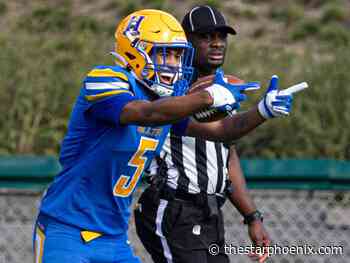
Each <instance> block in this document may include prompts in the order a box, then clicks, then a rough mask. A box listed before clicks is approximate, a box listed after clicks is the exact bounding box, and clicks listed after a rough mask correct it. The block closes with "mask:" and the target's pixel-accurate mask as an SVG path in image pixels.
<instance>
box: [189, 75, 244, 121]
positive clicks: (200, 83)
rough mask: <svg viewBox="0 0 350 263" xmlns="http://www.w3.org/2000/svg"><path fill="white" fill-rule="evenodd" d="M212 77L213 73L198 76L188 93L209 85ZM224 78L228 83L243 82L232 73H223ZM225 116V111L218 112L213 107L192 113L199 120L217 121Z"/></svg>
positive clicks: (212, 79) (211, 82)
mask: <svg viewBox="0 0 350 263" xmlns="http://www.w3.org/2000/svg"><path fill="white" fill-rule="evenodd" d="M214 77H215V75H214V74H213V75H209V76H205V77H202V78H198V79H197V81H196V82H194V83H193V84H192V85H191V87H190V88H189V91H188V93H189V94H190V93H193V92H198V91H201V90H203V89H205V88H207V87H209V86H210V85H212V84H213V81H214ZM224 80H225V81H226V82H228V83H231V84H242V83H244V81H243V80H241V79H239V78H237V77H235V76H233V75H225V76H224ZM226 116H227V113H226V112H219V111H217V110H216V109H214V108H207V109H204V110H202V111H199V112H196V113H195V114H194V115H193V118H194V119H195V120H196V121H199V122H212V121H217V120H220V119H223V118H225V117H226Z"/></svg>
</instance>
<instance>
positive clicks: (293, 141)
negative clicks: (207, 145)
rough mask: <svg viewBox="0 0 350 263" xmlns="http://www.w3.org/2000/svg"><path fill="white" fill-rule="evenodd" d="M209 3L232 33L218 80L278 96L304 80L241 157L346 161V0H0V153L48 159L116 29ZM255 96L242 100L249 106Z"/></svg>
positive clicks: (106, 60) (349, 122)
mask: <svg viewBox="0 0 350 263" xmlns="http://www.w3.org/2000/svg"><path fill="white" fill-rule="evenodd" d="M194 3H195V4H199V3H209V4H211V5H213V6H216V7H218V8H220V9H221V10H222V11H223V12H224V13H225V15H226V17H227V20H228V21H229V22H230V23H231V24H232V25H233V26H234V27H235V28H236V29H237V30H238V31H239V35H238V36H234V37H233V38H231V39H230V48H229V50H228V54H227V55H228V56H227V60H226V64H225V71H226V72H227V73H234V74H236V75H238V76H239V77H241V78H243V79H246V80H259V81H261V83H262V84H263V85H262V86H263V87H266V85H267V84H268V80H269V78H270V77H271V75H273V74H278V75H279V76H280V83H281V86H282V87H286V86H288V85H291V84H295V83H297V82H301V81H308V82H309V84H310V86H311V88H310V89H309V90H307V91H305V92H303V93H302V94H297V95H296V96H295V104H294V112H293V114H292V116H290V117H289V118H285V119H278V120H273V121H270V122H268V123H266V124H264V125H263V126H262V127H259V128H258V129H257V130H256V131H254V132H253V133H252V134H251V135H249V136H247V137H245V138H244V139H242V140H240V141H239V142H238V149H239V151H240V153H241V154H242V155H243V156H244V157H253V156H259V157H271V158H274V157H282V158H283V157H302V158H336V159H350V132H349V127H350V114H349V113H350V90H349V87H348V83H349V82H350V74H349V73H348V72H349V70H348V68H349V66H350V49H349V47H350V33H349V28H350V18H349V16H348V14H349V12H348V11H349V10H350V1H348V0H328V1H327V0H297V1H289V0H285V1H283V4H277V3H280V2H279V1H277V0H268V1H256V0H255V1H254V0H245V1H243V0H242V1H238V0H237V1H215V0H210V1H196V2H192V1H170V0H169V1H165V0H153V1H147V2H146V1H143V0H136V1H132V2H131V1H122V0H103V1H102V0H101V1H90V0H85V1H82V0H81V1H79V0H70V1H69V0H64V1H62V0H60V1H58V0H57V1H53V0H52V1H41V0H36V1H30V3H27V2H26V1H21V0H13V1H5V0H0V27H1V32H0V50H1V52H0V88H1V91H2V92H1V94H2V95H1V96H0V110H1V112H2V114H1V115H0V131H1V132H0V154H23V153H25V154H26V153H29V154H57V153H58V151H59V143H60V140H61V139H62V137H63V136H64V133H65V130H66V128H67V120H68V118H69V114H70V110H71V107H72V104H73V103H74V99H75V97H76V96H77V94H78V93H79V88H80V84H81V80H82V78H83V77H84V74H86V73H87V72H88V71H89V69H91V68H92V67H93V66H95V65H98V64H111V63H113V61H112V59H111V57H110V56H109V55H108V52H109V51H110V50H111V49H112V47H113V33H114V30H115V25H116V24H117V22H118V21H119V20H120V19H121V17H123V16H124V15H126V14H128V13H130V12H131V11H133V10H136V9H140V8H146V7H153V8H162V9H164V10H167V11H170V12H171V13H173V14H174V15H175V16H176V17H177V18H179V19H180V20H181V18H182V16H183V15H184V12H185V11H183V10H188V9H189V8H190V7H191V6H192V5H194ZM262 93H263V90H261V91H259V92H254V93H250V103H248V105H246V106H245V107H244V108H248V107H249V106H252V105H254V103H256V102H257V101H258V99H259V97H260V96H261V95H262Z"/></svg>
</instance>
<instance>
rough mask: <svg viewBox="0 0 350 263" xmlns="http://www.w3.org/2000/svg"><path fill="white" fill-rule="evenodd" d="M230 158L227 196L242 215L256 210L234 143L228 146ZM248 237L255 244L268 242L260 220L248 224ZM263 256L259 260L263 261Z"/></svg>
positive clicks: (267, 243) (259, 244) (262, 244)
mask: <svg viewBox="0 0 350 263" xmlns="http://www.w3.org/2000/svg"><path fill="white" fill-rule="evenodd" d="M229 156H230V159H229V165H228V176H229V179H230V181H231V184H232V187H233V191H231V194H230V196H229V198H230V201H231V203H232V204H233V205H234V206H235V207H236V208H237V210H238V211H239V212H240V213H241V215H242V216H243V217H244V216H246V215H249V214H251V213H253V212H254V211H256V206H255V204H254V201H253V199H252V198H251V196H250V195H249V193H248V190H247V184H246V180H245V178H244V176H243V172H242V169H241V165H240V162H239V157H238V155H237V152H236V149H235V147H234V145H231V146H230V155H229ZM248 232H249V237H250V239H251V240H252V242H253V244H254V245H256V246H264V245H265V246H266V245H269V244H270V238H269V236H268V234H267V232H266V230H265V228H264V226H263V224H262V222H261V221H260V220H254V221H253V222H252V223H250V224H248ZM265 259H266V258H264V259H263V260H262V261H261V262H264V261H265Z"/></svg>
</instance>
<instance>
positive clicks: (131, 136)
mask: <svg viewBox="0 0 350 263" xmlns="http://www.w3.org/2000/svg"><path fill="white" fill-rule="evenodd" d="M133 100H149V97H148V96H147V94H146V93H145V92H144V90H143V88H142V87H141V86H140V84H139V83H137V82H136V80H135V78H134V77H133V75H132V74H130V73H129V72H128V71H126V70H125V69H123V68H121V67H118V66H99V67H96V68H94V69H93V70H92V71H91V72H90V73H89V74H88V75H87V77H86V78H85V80H84V83H83V86H82V88H81V92H80V95H79V97H78V98H77V101H76V103H75V106H74V108H73V111H72V114H71V118H70V123H69V126H68V131H67V134H66V136H65V138H64V140H63V143H62V146H61V153H60V162H61V164H62V167H63V169H62V171H61V173H60V174H58V175H57V176H56V177H55V180H54V182H53V183H52V184H51V186H50V187H49V189H48V190H47V193H46V195H45V196H44V198H43V200H42V204H41V213H43V214H46V215H48V216H51V217H54V218H55V219H56V220H59V221H61V222H63V223H66V224H70V225H73V226H77V227H78V228H81V229H83V230H84V229H85V230H89V231H95V232H100V233H105V234H111V235H116V234H121V233H124V234H125V233H126V230H127V226H128V219H129V215H130V212H129V206H130V203H131V195H132V193H133V190H134V189H135V187H136V185H137V183H138V181H139V179H140V177H141V174H142V172H143V170H144V169H145V167H147V166H148V165H149V163H150V161H151V159H152V158H153V157H154V156H155V154H157V153H159V152H160V150H161V147H162V145H163V143H164V140H165V138H166V135H167V134H168V131H169V128H170V125H166V126H161V127H142V126H137V125H121V124H120V123H119V116H120V113H121V110H122V109H123V107H124V106H125V105H126V104H127V103H129V102H130V101H133Z"/></svg>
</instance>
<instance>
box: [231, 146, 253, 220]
mask: <svg viewBox="0 0 350 263" xmlns="http://www.w3.org/2000/svg"><path fill="white" fill-rule="evenodd" d="M229 156H230V159H229V165H228V176H229V179H230V181H231V184H232V187H233V191H232V192H231V193H230V196H229V199H230V201H231V203H232V204H233V205H234V206H235V207H236V208H237V210H238V211H239V212H240V213H241V215H242V216H245V215H248V214H250V213H252V212H254V211H255V210H256V206H255V204H254V201H253V199H252V198H251V197H250V195H249V193H248V190H247V184H246V180H245V178H244V176H243V172H242V169H241V165H240V163H239V157H238V155H237V152H236V148H235V146H234V145H231V146H230V154H229Z"/></svg>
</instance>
